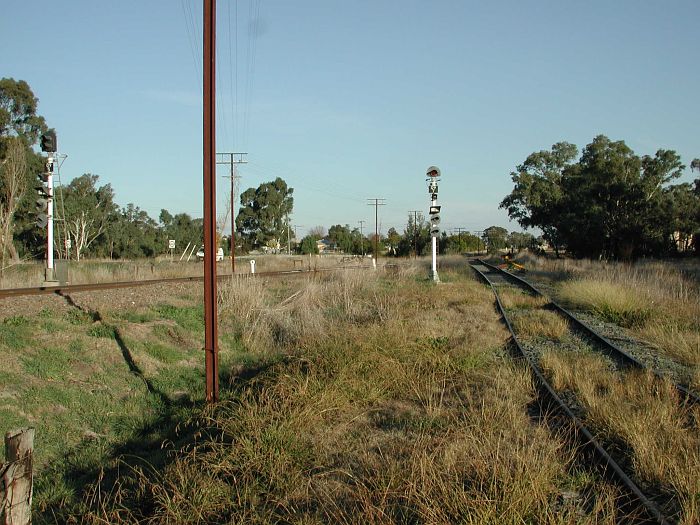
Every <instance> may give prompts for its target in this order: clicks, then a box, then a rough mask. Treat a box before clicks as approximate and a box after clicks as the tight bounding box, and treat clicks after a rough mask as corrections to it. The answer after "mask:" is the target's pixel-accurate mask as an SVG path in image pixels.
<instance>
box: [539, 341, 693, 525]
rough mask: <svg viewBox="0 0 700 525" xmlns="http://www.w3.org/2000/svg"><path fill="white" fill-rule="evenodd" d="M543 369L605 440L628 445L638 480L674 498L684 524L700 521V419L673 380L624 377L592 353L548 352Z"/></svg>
mask: <svg viewBox="0 0 700 525" xmlns="http://www.w3.org/2000/svg"><path fill="white" fill-rule="evenodd" d="M541 364H542V367H543V369H545V370H546V371H548V374H549V375H550V376H551V377H552V379H553V383H554V386H555V388H557V390H570V391H573V392H575V393H576V395H577V398H578V400H579V402H580V403H581V405H582V406H583V408H584V409H585V411H586V419H587V420H589V421H590V422H591V423H592V424H593V425H594V427H595V428H596V429H597V430H598V433H599V434H600V435H601V436H603V438H604V439H606V440H613V441H618V440H619V441H621V442H622V443H624V444H625V445H626V446H627V447H629V450H630V452H629V454H630V456H631V462H632V465H633V468H634V471H635V473H636V477H637V479H638V480H641V481H643V482H645V483H651V484H654V485H656V486H657V487H659V489H660V490H662V491H665V492H667V493H670V494H673V495H674V498H675V499H676V503H677V505H678V506H679V507H680V509H681V519H680V523H683V524H688V525H690V524H694V523H698V522H700V500H698V493H700V436H699V435H698V429H697V427H695V426H691V425H690V423H689V422H690V421H693V420H694V421H700V419H699V418H700V411H699V410H698V409H697V408H696V409H695V413H694V415H692V417H691V414H690V413H689V409H687V408H683V407H680V406H679V403H678V396H677V392H676V390H675V388H674V386H673V384H672V383H671V382H670V381H660V380H658V379H656V378H655V377H654V376H653V374H651V373H649V372H638V371H634V372H630V373H627V374H625V375H620V374H619V373H616V372H614V371H611V370H610V369H609V368H608V365H607V364H606V361H605V360H604V359H603V358H601V357H599V356H595V355H591V354H561V353H553V352H550V353H547V354H545V355H543V356H542V359H541Z"/></svg>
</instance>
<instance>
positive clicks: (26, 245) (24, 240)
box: [0, 78, 47, 259]
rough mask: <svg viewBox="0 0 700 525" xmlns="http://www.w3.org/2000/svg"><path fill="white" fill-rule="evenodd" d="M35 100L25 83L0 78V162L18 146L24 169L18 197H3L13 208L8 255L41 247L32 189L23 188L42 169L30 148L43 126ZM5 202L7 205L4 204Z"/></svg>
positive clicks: (2, 191)
mask: <svg viewBox="0 0 700 525" xmlns="http://www.w3.org/2000/svg"><path fill="white" fill-rule="evenodd" d="M38 103H39V101H38V99H37V98H36V97H35V96H34V93H33V92H32V90H31V88H30V87H29V84H27V83H26V82H25V81H23V80H19V81H17V80H14V79H12V78H3V79H0V164H1V163H3V162H4V160H5V159H6V158H7V156H8V154H9V152H10V150H11V149H14V153H12V155H13V156H15V158H17V155H19V153H18V146H17V142H16V141H19V143H21V146H22V148H23V149H24V158H25V160H24V162H23V164H24V172H23V173H22V174H21V177H22V179H23V180H22V181H20V190H21V191H19V193H17V194H15V198H18V200H17V201H16V202H15V203H12V204H11V205H9V204H10V203H8V202H7V201H3V202H4V204H3V206H4V209H5V210H6V211H7V210H9V209H10V208H14V212H13V214H12V215H13V219H12V230H11V231H10V232H9V233H8V234H7V235H11V236H12V237H13V240H14V241H15V242H14V243H13V242H9V244H6V245H5V246H6V248H7V249H8V250H9V251H10V254H11V257H12V258H13V259H17V257H18V255H24V254H26V253H39V252H42V253H43V250H44V244H45V242H46V241H45V239H46V232H44V231H40V230H39V229H38V228H37V227H36V225H35V220H36V212H35V197H36V194H34V192H33V191H26V189H27V188H30V187H33V186H34V185H36V184H38V182H39V173H41V172H42V171H44V169H45V168H44V163H45V160H44V157H42V156H41V155H40V154H38V153H36V152H34V150H33V149H32V146H34V145H35V144H36V143H37V141H38V139H39V135H40V134H41V133H42V132H45V131H46V130H47V126H46V122H45V121H44V118H43V117H41V116H39V115H37V113H36V111H37V105H38ZM3 184H4V183H3V182H2V181H0V185H3ZM0 194H2V195H5V196H7V194H8V193H7V189H3V188H0ZM8 205H9V206H8Z"/></svg>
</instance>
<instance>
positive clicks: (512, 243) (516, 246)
mask: <svg viewBox="0 0 700 525" xmlns="http://www.w3.org/2000/svg"><path fill="white" fill-rule="evenodd" d="M506 243H507V244H508V247H509V248H510V249H512V250H514V251H518V252H519V251H520V250H524V249H525V248H532V247H534V246H536V242H535V236H534V235H532V234H531V233H525V232H510V235H508V239H507V240H506Z"/></svg>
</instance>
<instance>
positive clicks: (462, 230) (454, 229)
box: [452, 227, 469, 246]
mask: <svg viewBox="0 0 700 525" xmlns="http://www.w3.org/2000/svg"><path fill="white" fill-rule="evenodd" d="M452 231H456V232H457V235H459V244H460V246H461V245H462V232H469V230H467V229H466V228H461V227H459V228H453V230H452Z"/></svg>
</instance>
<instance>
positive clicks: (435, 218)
mask: <svg viewBox="0 0 700 525" xmlns="http://www.w3.org/2000/svg"><path fill="white" fill-rule="evenodd" d="M430 224H432V225H433V226H437V225H438V224H440V216H439V215H431V216H430Z"/></svg>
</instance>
